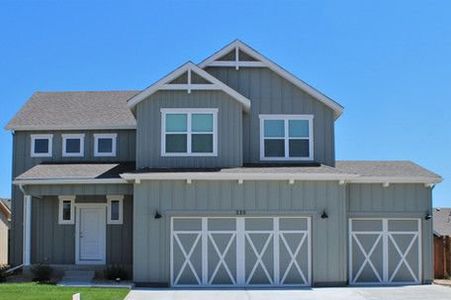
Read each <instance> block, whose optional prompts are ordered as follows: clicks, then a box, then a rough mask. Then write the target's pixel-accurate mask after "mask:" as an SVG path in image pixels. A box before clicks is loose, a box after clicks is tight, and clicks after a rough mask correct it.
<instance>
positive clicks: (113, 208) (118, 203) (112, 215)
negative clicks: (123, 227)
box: [106, 195, 124, 225]
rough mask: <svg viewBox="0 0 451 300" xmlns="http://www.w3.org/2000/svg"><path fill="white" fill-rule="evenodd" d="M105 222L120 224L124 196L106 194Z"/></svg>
mask: <svg viewBox="0 0 451 300" xmlns="http://www.w3.org/2000/svg"><path fill="white" fill-rule="evenodd" d="M106 198H107V202H108V209H107V214H108V217H107V224H118V225H120V224H122V222H123V215H124V211H123V210H124V204H123V202H124V196H122V195H108V196H107V197H106Z"/></svg>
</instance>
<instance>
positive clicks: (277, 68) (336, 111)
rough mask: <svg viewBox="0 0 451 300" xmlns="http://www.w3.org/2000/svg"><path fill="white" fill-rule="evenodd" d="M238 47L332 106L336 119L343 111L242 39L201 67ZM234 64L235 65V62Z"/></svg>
mask: <svg viewBox="0 0 451 300" xmlns="http://www.w3.org/2000/svg"><path fill="white" fill-rule="evenodd" d="M238 48H239V50H241V51H243V52H244V53H246V54H248V55H250V56H252V57H254V58H255V59H256V60H257V61H260V62H261V63H263V64H264V66H265V67H267V68H269V69H271V70H272V71H274V72H275V73H276V74H278V75H280V76H281V77H283V78H285V79H286V80H288V81H290V82H291V83H293V84H294V85H296V86H297V87H299V88H300V89H302V90H303V91H305V92H306V93H308V94H310V95H311V96H312V97H314V98H316V99H318V100H319V101H321V102H323V103H324V104H325V105H327V106H329V107H330V108H332V109H333V110H334V115H335V118H336V119H337V118H338V117H339V116H340V115H341V114H342V113H343V107H342V106H341V105H340V104H338V103H337V102H335V101H334V100H332V99H331V98H329V97H327V96H326V95H324V94H323V93H321V92H320V91H318V90H317V89H315V88H313V87H312V86H310V85H308V84H307V83H305V82H304V81H302V80H301V79H299V78H297V77H296V76H294V75H293V74H291V73H290V72H288V71H287V70H285V69H284V68H282V67H281V66H279V65H277V64H276V63H274V62H273V61H271V60H270V59H268V58H266V57H264V56H263V55H262V54H260V53H258V52H257V51H256V50H254V49H252V48H251V47H249V46H248V45H246V44H245V43H243V42H242V41H240V40H235V41H233V42H232V43H230V44H228V45H227V46H225V47H224V48H222V49H221V50H219V51H218V52H216V53H214V54H213V55H211V56H210V57H208V58H206V59H205V60H203V61H202V62H201V63H199V67H200V68H202V69H204V68H206V67H208V66H211V65H212V64H213V63H215V62H216V63H217V60H218V59H219V58H220V57H222V56H223V55H226V54H227V53H229V52H230V51H232V50H233V49H238ZM232 63H235V62H234V61H232ZM233 66H235V64H234V65H233ZM227 67H228V66H227ZM231 67H232V66H231ZM248 67H252V66H251V65H248ZM253 67H261V66H259V65H255V66H253Z"/></svg>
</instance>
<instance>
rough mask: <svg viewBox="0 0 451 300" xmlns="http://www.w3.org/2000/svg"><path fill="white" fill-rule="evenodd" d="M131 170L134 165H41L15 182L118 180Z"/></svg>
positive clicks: (17, 178) (18, 177) (20, 176)
mask: <svg viewBox="0 0 451 300" xmlns="http://www.w3.org/2000/svg"><path fill="white" fill-rule="evenodd" d="M131 170H134V163H77V164H74V163H71V164H61V163H57V164H52V163H43V164H39V165H36V166H34V167H32V168H31V169H29V170H28V171H26V172H24V173H22V174H21V175H19V176H17V177H16V179H15V180H47V179H103V178H104V179H106V178H120V176H119V174H121V173H124V172H129V171H131Z"/></svg>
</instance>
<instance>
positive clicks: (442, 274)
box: [434, 235, 451, 279]
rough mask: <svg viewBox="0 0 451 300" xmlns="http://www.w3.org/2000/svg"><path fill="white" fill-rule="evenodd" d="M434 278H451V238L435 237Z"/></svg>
mask: <svg viewBox="0 0 451 300" xmlns="http://www.w3.org/2000/svg"><path fill="white" fill-rule="evenodd" d="M434 276H435V278H440V279H441V278H449V277H450V276H451V237H449V236H441V237H438V236H435V235H434Z"/></svg>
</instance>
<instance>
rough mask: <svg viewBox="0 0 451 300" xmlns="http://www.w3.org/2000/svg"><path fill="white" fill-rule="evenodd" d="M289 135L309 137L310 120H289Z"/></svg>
mask: <svg viewBox="0 0 451 300" xmlns="http://www.w3.org/2000/svg"><path fill="white" fill-rule="evenodd" d="M288 136H289V137H290V138H291V137H299V138H308V137H309V121H308V120H288Z"/></svg>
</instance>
